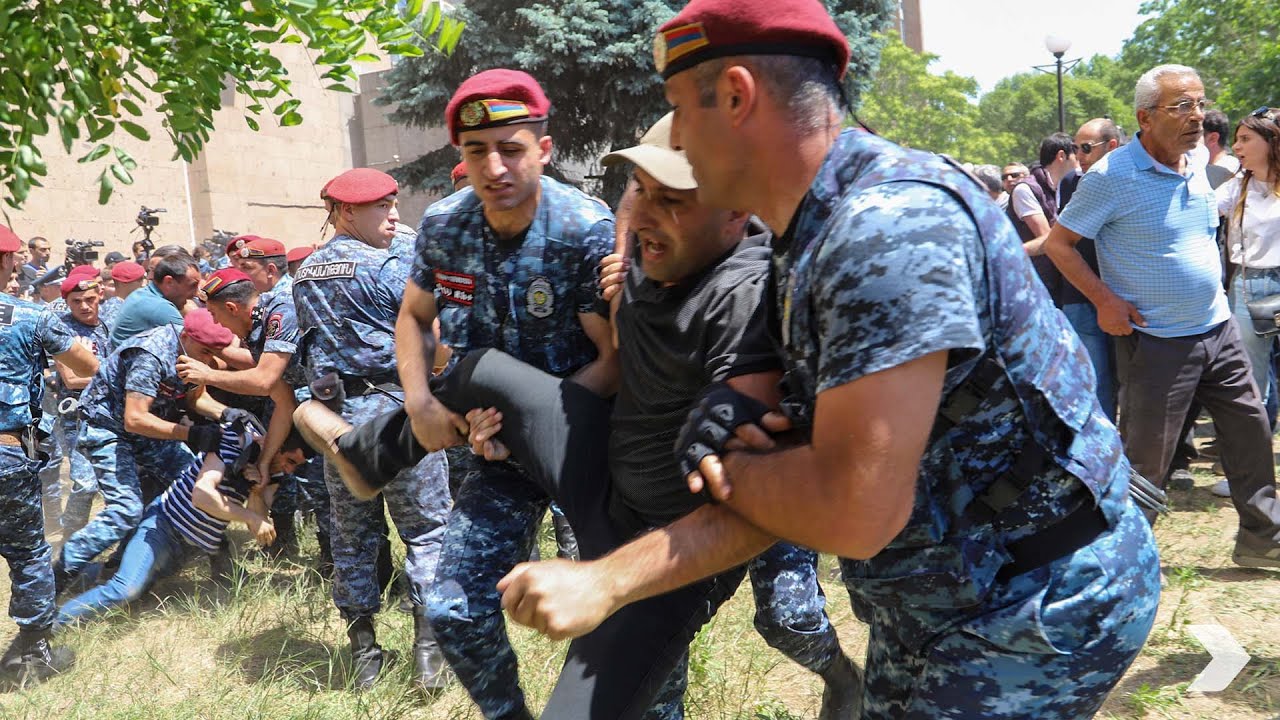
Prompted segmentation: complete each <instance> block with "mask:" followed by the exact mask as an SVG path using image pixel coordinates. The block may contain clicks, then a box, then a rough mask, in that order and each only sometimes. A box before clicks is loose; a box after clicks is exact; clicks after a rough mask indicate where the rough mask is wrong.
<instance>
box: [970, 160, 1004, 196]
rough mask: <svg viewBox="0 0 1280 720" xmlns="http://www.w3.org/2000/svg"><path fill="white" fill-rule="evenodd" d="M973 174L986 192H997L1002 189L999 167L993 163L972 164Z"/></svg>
mask: <svg viewBox="0 0 1280 720" xmlns="http://www.w3.org/2000/svg"><path fill="white" fill-rule="evenodd" d="M973 176H974V177H976V178H978V179H979V180H981V181H982V186H983V187H985V188H986V189H987V192H993V193H998V192H1000V191H1001V190H1004V184H1003V183H1002V182H1001V179H1000V168H998V167H996V166H995V165H974V166H973Z"/></svg>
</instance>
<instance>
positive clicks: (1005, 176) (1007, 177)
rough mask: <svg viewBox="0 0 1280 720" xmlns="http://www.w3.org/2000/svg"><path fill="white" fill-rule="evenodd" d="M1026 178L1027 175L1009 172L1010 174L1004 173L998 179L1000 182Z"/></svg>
mask: <svg viewBox="0 0 1280 720" xmlns="http://www.w3.org/2000/svg"><path fill="white" fill-rule="evenodd" d="M1026 176H1027V174H1026V173H1024V172H1011V173H1004V174H1003V175H1001V176H1000V179H1001V180H1021V179H1022V178H1024V177H1026Z"/></svg>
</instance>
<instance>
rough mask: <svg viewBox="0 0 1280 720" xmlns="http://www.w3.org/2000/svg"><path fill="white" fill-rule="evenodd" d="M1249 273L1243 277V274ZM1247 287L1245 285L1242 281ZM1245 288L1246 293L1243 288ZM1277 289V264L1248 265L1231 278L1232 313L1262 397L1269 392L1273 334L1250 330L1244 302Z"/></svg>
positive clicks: (1279, 286) (1279, 287)
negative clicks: (1258, 333) (1259, 266)
mask: <svg viewBox="0 0 1280 720" xmlns="http://www.w3.org/2000/svg"><path fill="white" fill-rule="evenodd" d="M1246 273H1247V274H1248V276H1249V277H1248V278H1247V279H1246V278H1245V277H1244V276H1245V274H1246ZM1246 282H1247V283H1248V287H1247V288H1246V287H1245V283H1246ZM1246 289H1247V290H1248V292H1247V293H1246V292H1245V290H1246ZM1277 293H1280V268H1266V269H1258V270H1255V269H1253V268H1250V269H1249V270H1247V271H1245V270H1242V271H1240V272H1239V273H1236V276H1235V278H1233V279H1232V280H1231V292H1230V294H1229V295H1228V299H1229V300H1230V301H1231V312H1233V313H1235V316H1236V321H1237V322H1238V323H1239V324H1240V339H1241V340H1242V341H1243V342H1244V349H1245V352H1246V353H1248V355H1249V364H1250V365H1251V366H1252V367H1253V381H1254V383H1256V384H1257V386H1258V397H1261V398H1263V399H1264V400H1265V399H1266V398H1267V397H1268V396H1269V395H1270V394H1271V389H1272V388H1271V371H1270V370H1269V368H1270V367H1271V346H1272V345H1273V344H1274V342H1275V338H1274V337H1272V336H1267V337H1259V336H1258V335H1257V334H1256V333H1254V332H1253V320H1252V319H1251V318H1250V317H1249V309H1248V308H1247V307H1245V302H1246V301H1247V300H1249V299H1250V298H1254V299H1261V298H1264V297H1266V296H1268V295H1275V294H1277Z"/></svg>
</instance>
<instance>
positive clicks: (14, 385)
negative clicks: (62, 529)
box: [0, 225, 98, 685]
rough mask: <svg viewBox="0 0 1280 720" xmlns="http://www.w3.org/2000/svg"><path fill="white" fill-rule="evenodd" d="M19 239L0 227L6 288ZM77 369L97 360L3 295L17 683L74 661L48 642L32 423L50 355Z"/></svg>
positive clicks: (4, 448) (51, 320)
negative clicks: (42, 375) (41, 373)
mask: <svg viewBox="0 0 1280 720" xmlns="http://www.w3.org/2000/svg"><path fill="white" fill-rule="evenodd" d="M21 247H22V241H21V240H20V239H19V238H18V236H17V235H15V234H14V233H13V231H12V230H10V229H9V228H7V227H5V226H3V225H0V287H8V285H9V279H10V278H11V277H12V276H13V273H14V271H15V269H16V266H17V254H16V253H17V251H18V250H19V249H21ZM46 355H52V356H54V357H55V358H56V359H57V361H58V362H61V363H63V364H65V365H66V366H67V367H68V368H69V369H70V370H71V371H72V372H74V373H76V374H78V375H81V376H90V375H93V373H94V371H95V370H96V369H97V364H98V361H97V359H96V358H94V357H93V353H92V352H90V351H89V349H88V348H86V347H85V346H84V345H82V344H80V343H77V342H76V340H75V335H74V334H73V333H72V332H71V331H70V330H69V329H68V328H67V327H66V326H65V325H63V324H62V323H61V322H59V321H58V319H57V318H56V317H54V315H53V314H52V313H50V312H48V311H47V310H44V309H42V308H40V307H38V306H36V305H34V304H33V303H29V302H24V301H22V300H19V299H17V298H16V297H13V296H12V295H7V294H3V293H0V399H2V400H3V402H0V555H3V556H4V559H5V561H6V562H7V563H8V564H9V577H10V579H11V580H12V587H11V588H10V592H11V599H10V601H9V614H10V616H11V617H12V618H13V619H14V620H15V621H16V622H17V623H18V634H17V636H16V637H15V638H14V639H13V642H12V643H10V645H9V647H8V649H7V650H6V651H5V653H4V655H3V656H2V657H0V673H3V674H4V675H5V676H6V679H8V680H9V681H12V682H15V683H17V684H18V685H24V684H26V683H30V682H39V681H40V680H43V679H44V678H46V677H48V676H50V675H53V674H55V673H59V672H62V671H63V670H65V669H67V668H68V667H70V666H71V664H72V662H73V661H74V657H73V655H72V654H71V652H70V651H69V650H67V649H66V648H58V649H53V648H51V647H50V646H49V633H50V628H51V626H52V624H53V617H54V611H55V609H56V608H55V606H54V583H53V572H52V568H51V567H50V557H51V555H52V553H51V551H50V549H49V543H48V542H46V541H45V537H44V531H43V527H42V524H41V512H40V480H39V478H38V477H37V475H36V467H37V464H36V462H35V460H34V455H35V446H34V439H33V437H32V431H33V426H34V424H35V423H36V422H37V420H38V418H37V417H36V416H37V415H38V414H39V408H40V399H41V398H40V396H41V393H42V391H43V387H44V386H43V380H42V379H41V377H40V370H41V369H42V368H43V367H44V366H45V361H44V359H45V356H46Z"/></svg>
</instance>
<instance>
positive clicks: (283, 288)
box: [178, 235, 327, 555]
mask: <svg viewBox="0 0 1280 720" xmlns="http://www.w3.org/2000/svg"><path fill="white" fill-rule="evenodd" d="M230 247H231V248H232V249H231V252H232V253H233V254H234V256H235V263H236V268H227V270H228V271H231V270H234V272H235V273H236V275H235V276H234V277H235V278H236V280H235V281H234V282H247V283H249V287H244V286H243V285H241V286H239V287H237V289H236V294H237V295H238V296H241V297H242V299H241V301H240V302H237V303H234V307H235V310H230V309H229V308H232V307H233V305H229V304H227V303H225V302H223V303H213V304H211V305H210V306H209V311H210V312H212V313H213V317H214V319H215V320H217V321H218V323H220V324H221V325H223V326H225V327H228V328H230V329H231V330H232V332H234V333H236V336H237V337H239V338H241V339H242V340H243V341H244V345H245V347H247V348H248V350H249V353H250V355H251V356H252V357H253V362H254V364H253V366H252V367H249V368H245V369H227V370H214V369H211V368H209V367H208V366H205V365H202V364H185V363H179V367H178V373H179V374H180V375H182V377H183V379H184V380H186V381H188V382H191V383H195V384H197V385H206V384H207V385H211V386H214V387H216V388H218V389H219V390H221V391H224V392H227V393H231V394H233V395H237V396H240V397H241V398H243V399H245V400H247V401H248V402H242V401H237V402H235V403H234V404H236V405H237V406H238V407H244V408H245V409H247V410H249V411H251V412H254V413H255V414H256V415H257V416H258V417H259V418H261V419H262V420H263V421H264V422H266V420H267V418H268V415H269V413H270V412H271V404H270V403H268V402H266V400H265V398H266V396H267V395H268V394H269V393H270V392H271V390H272V388H273V387H275V386H276V383H279V382H280V381H281V378H282V377H284V373H285V370H286V369H287V368H288V367H289V364H290V362H291V361H292V359H293V356H294V353H295V352H296V351H297V349H298V347H297V342H298V321H297V318H296V316H295V313H294V309H293V278H292V277H291V276H289V274H288V273H287V272H286V271H285V270H286V267H285V265H286V263H285V249H284V244H282V243H281V242H280V241H278V240H273V239H271V238H264V237H259V236H257V235H241V236H240V237H238V238H236V239H235V240H233V241H232V243H231V246H230ZM237 268H238V269H237ZM215 277H217V278H223V280H222V281H221V283H220V284H218V285H216V286H214V288H213V290H214V292H222V290H223V288H225V287H226V286H227V285H229V284H233V281H232V280H230V277H231V276H227V275H226V273H225V272H224V271H223V270H219V271H217V272H214V273H212V274H211V275H210V277H209V279H208V280H206V281H205V284H204V286H205V287H208V286H209V284H210V283H211V282H212V281H213V279H214V278H215ZM250 291H252V293H253V295H254V296H255V299H254V300H253V301H252V302H248V304H246V301H247V293H249V292H250ZM228 323H230V324H228ZM290 408H291V409H290V413H292V404H291V405H290ZM282 422H283V421H282ZM297 509H298V481H297V479H296V478H294V477H293V476H288V477H285V478H282V479H281V481H280V483H279V486H278V488H277V490H276V494H275V500H274V502H273V503H272V505H271V522H272V524H274V525H275V528H276V540H275V542H273V543H272V544H271V545H270V546H268V547H267V548H266V550H267V552H269V553H271V554H273V555H279V554H284V553H292V552H295V551H296V550H297V535H296V533H295V530H294V526H293V524H294V523H293V515H294V512H295V511H296V510H297ZM326 534H327V533H326Z"/></svg>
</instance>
